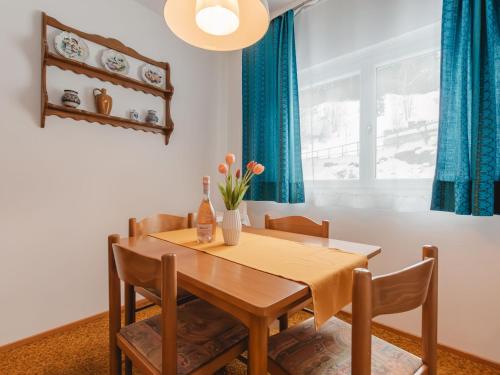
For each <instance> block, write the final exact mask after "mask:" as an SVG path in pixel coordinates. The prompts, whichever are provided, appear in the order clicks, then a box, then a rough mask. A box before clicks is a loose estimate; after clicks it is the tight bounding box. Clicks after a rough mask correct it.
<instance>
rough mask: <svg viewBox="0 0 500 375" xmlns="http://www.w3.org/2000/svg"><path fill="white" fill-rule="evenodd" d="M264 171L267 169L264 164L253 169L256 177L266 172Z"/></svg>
mask: <svg viewBox="0 0 500 375" xmlns="http://www.w3.org/2000/svg"><path fill="white" fill-rule="evenodd" d="M264 169H266V168H265V167H264V166H263V165H262V164H256V165H255V166H254V167H253V169H252V172H253V173H255V174H256V175H259V174H262V172H264Z"/></svg>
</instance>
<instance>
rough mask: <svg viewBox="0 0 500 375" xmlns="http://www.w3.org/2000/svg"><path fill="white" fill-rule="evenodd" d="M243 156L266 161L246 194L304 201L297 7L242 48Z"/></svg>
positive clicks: (259, 198) (251, 197) (246, 159)
mask: <svg viewBox="0 0 500 375" xmlns="http://www.w3.org/2000/svg"><path fill="white" fill-rule="evenodd" d="M242 64H243V66H242V87H243V92H242V94H243V162H244V165H246V163H247V162H249V161H251V160H256V161H258V162H259V163H262V164H263V165H264V166H265V167H266V170H265V172H264V173H263V174H262V175H260V176H255V177H254V178H253V180H252V182H251V185H250V188H249V190H248V191H247V194H246V196H245V199H247V200H256V201H275V202H280V203H301V202H304V182H303V177H302V160H301V151H300V121H299V98H298V88H297V66H296V65H297V64H296V58H295V35H294V26H293V11H289V12H287V13H285V14H283V15H282V16H279V17H277V18H275V19H274V20H273V21H271V24H270V26H269V30H268V31H267V33H266V35H265V36H264V37H263V38H262V39H261V40H260V41H259V42H258V43H256V44H254V45H253V46H251V47H248V48H245V49H244V50H243V57H242Z"/></svg>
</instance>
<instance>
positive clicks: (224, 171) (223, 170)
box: [218, 163, 227, 174]
mask: <svg viewBox="0 0 500 375" xmlns="http://www.w3.org/2000/svg"><path fill="white" fill-rule="evenodd" d="M218 169H219V173H220V174H227V165H226V164H223V163H221V164H219V167H218Z"/></svg>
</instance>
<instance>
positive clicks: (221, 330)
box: [119, 299, 248, 374]
mask: <svg viewBox="0 0 500 375" xmlns="http://www.w3.org/2000/svg"><path fill="white" fill-rule="evenodd" d="M160 319H161V315H156V316H153V317H152V318H149V319H146V320H141V321H139V322H137V323H133V324H131V325H128V326H125V327H123V328H122V329H121V330H120V333H119V335H121V336H122V337H123V338H125V339H126V340H127V341H128V342H129V343H130V344H131V345H132V346H133V347H134V349H136V350H137V351H138V352H139V353H140V354H141V355H142V356H144V357H145V358H147V359H148V360H149V362H150V363H151V364H152V365H153V366H154V367H156V369H158V371H161V362H162V358H161V357H162V353H161V331H160V326H161V320H160ZM247 337H248V331H247V329H246V328H245V326H243V325H242V324H241V323H240V322H239V321H238V320H236V319H235V318H233V317H232V316H231V315H229V314H227V313H226V312H224V311H222V310H219V309H218V308H216V307H214V306H212V305H210V304H209V303H207V302H205V301H203V300H200V299H197V300H194V301H191V302H187V303H185V304H183V305H181V306H179V307H178V310H177V353H178V354H177V373H178V374H190V373H192V372H193V371H195V370H196V369H198V368H200V367H202V366H203V365H205V364H207V363H208V362H210V361H211V360H213V359H214V358H216V357H218V356H219V355H221V354H223V353H224V352H226V351H228V350H229V349H231V348H232V347H234V346H235V345H238V344H240V343H241V342H242V341H243V340H246V339H247Z"/></svg>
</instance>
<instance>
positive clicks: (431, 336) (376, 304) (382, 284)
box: [352, 246, 438, 375]
mask: <svg viewBox="0 0 500 375" xmlns="http://www.w3.org/2000/svg"><path fill="white" fill-rule="evenodd" d="M422 255H423V256H422V257H423V260H422V261H420V262H419V263H417V264H415V265H413V266H410V267H407V268H405V269H403V270H401V271H398V272H395V273H391V274H387V275H383V276H378V277H375V278H372V274H371V272H370V271H368V270H367V269H355V270H354V275H353V277H354V279H353V300H352V301H353V302H352V374H353V375H369V374H370V373H371V340H372V338H371V326H372V318H374V317H375V316H378V315H383V314H395V313H401V312H405V311H409V310H413V309H416V308H418V307H420V306H423V308H422V349H423V356H422V361H423V363H424V365H425V366H426V367H427V371H428V374H429V375H435V374H437V293H438V249H437V247H435V246H424V248H423V254H422Z"/></svg>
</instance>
